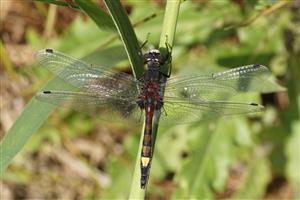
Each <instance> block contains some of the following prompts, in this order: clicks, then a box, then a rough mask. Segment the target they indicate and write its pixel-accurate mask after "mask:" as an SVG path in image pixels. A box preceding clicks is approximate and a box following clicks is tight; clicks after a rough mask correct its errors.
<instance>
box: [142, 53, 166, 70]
mask: <svg viewBox="0 0 300 200" xmlns="http://www.w3.org/2000/svg"><path fill="white" fill-rule="evenodd" d="M143 58H144V63H145V64H146V65H147V68H148V69H157V68H159V67H160V66H161V64H162V63H163V58H162V56H161V54H160V51H159V50H158V49H151V50H150V51H149V52H148V53H146V54H144V56H143Z"/></svg>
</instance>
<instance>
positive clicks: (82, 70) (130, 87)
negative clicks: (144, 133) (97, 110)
mask: <svg viewBox="0 0 300 200" xmlns="http://www.w3.org/2000/svg"><path fill="white" fill-rule="evenodd" d="M37 59H38V61H39V63H40V64H41V65H43V66H44V67H46V68H47V69H48V70H49V71H51V72H52V73H54V74H55V75H57V76H58V77H59V78H61V79H63V80H64V81H65V82H67V83H69V84H71V85H73V86H75V87H77V88H80V89H81V91H87V92H91V93H97V94H99V95H101V96H103V97H108V96H109V97H114V96H116V97H119V96H122V97H123V98H125V97H126V96H127V97H128V98H131V97H136V95H137V92H138V91H137V84H136V81H135V79H134V77H133V76H131V75H128V74H125V73H121V72H115V71H112V70H108V69H104V68H103V67H96V66H93V65H90V64H87V63H85V62H83V61H82V60H78V59H75V58H72V57H70V56H67V55H65V54H63V53H60V52H57V51H54V50H52V49H45V50H41V51H39V52H38V53H37Z"/></svg>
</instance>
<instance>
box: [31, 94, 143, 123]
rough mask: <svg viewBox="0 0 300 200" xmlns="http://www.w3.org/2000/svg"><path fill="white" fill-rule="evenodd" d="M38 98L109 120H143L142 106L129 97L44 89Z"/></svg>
mask: <svg viewBox="0 0 300 200" xmlns="http://www.w3.org/2000/svg"><path fill="white" fill-rule="evenodd" d="M36 98H37V99H38V100H40V101H43V102H47V103H50V104H53V105H62V106H64V107H67V108H73V109H74V110H77V111H80V112H85V113H89V114H94V115H97V116H99V117H100V118H101V119H107V120H108V121H120V120H121V118H129V119H131V120H134V121H137V122H142V121H143V120H142V115H141V114H142V113H141V110H140V108H139V107H138V106H137V104H136V102H135V101H128V98H125V99H122V98H111V97H108V98H107V97H103V96H101V95H98V94H97V93H88V92H72V91H44V92H40V93H38V94H37V95H36Z"/></svg>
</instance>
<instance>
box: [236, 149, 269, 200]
mask: <svg viewBox="0 0 300 200" xmlns="http://www.w3.org/2000/svg"><path fill="white" fill-rule="evenodd" d="M249 164H250V165H249V166H248V167H247V169H246V172H244V173H245V174H243V175H242V176H243V177H242V181H241V182H240V183H239V187H238V188H237V192H235V194H234V195H233V197H232V199H261V198H262V197H263V195H264V194H265V192H266V188H267V186H268V183H269V181H270V180H271V169H270V163H269V162H268V160H267V158H266V157H264V156H263V155H253V158H252V159H251V160H249Z"/></svg>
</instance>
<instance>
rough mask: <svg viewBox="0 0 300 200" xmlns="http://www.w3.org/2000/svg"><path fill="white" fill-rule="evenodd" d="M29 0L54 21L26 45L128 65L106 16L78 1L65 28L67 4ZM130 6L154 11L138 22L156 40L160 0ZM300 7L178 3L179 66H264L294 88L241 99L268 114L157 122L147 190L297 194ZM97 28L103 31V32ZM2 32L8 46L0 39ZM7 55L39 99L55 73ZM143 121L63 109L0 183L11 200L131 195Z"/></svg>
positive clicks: (202, 69)
mask: <svg viewBox="0 0 300 200" xmlns="http://www.w3.org/2000/svg"><path fill="white" fill-rule="evenodd" d="M45 2H47V1H46V0H45ZM48 2H50V3H55V2H59V1H50V0H49V1H48ZM78 2H80V1H78ZM74 5H76V4H74ZM74 5H73V4H72V7H74ZM95 5H96V4H95ZM31 6H32V7H33V8H34V9H36V12H39V13H43V12H42V11H43V10H46V11H47V12H46V14H45V15H44V16H45V19H44V20H43V25H44V26H45V27H46V24H48V25H49V24H50V25H49V26H50V28H48V29H46V28H45V27H43V30H44V29H45V30H49V33H47V34H45V33H44V34H43V33H41V32H40V31H39V30H38V29H36V28H31V27H30V26H28V27H26V29H25V35H24V41H25V42H24V43H25V44H26V45H27V46H30V47H31V48H33V49H34V50H39V49H42V48H53V49H56V50H58V51H61V52H64V53H66V54H69V55H72V56H73V57H78V58H81V57H83V58H84V60H85V61H87V62H90V63H93V64H98V65H100V66H104V67H114V68H115V69H119V70H123V71H129V70H130V68H129V62H128V58H127V56H126V52H125V50H124V48H123V46H122V43H121V41H120V40H118V39H116V38H117V37H118V36H117V33H116V32H115V31H114V30H112V29H113V28H109V27H111V26H110V25H109V24H110V23H106V24H104V25H103V24H101V21H99V22H98V23H97V22H96V23H97V24H96V23H94V22H93V21H92V20H91V19H90V18H88V17H86V16H85V15H84V14H83V13H82V12H80V10H78V9H77V10H75V11H73V12H72V13H69V14H70V15H72V16H73V18H72V20H71V21H70V22H69V23H68V24H67V25H66V26H65V27H63V29H62V30H61V31H60V32H59V31H56V28H57V27H56V26H55V24H57V23H59V21H60V20H65V18H64V17H63V15H62V14H61V15H59V13H63V12H67V10H68V9H71V8H67V7H59V8H56V7H55V6H53V4H52V5H51V6H50V7H48V5H47V4H44V3H40V2H35V3H33V4H32V5H31ZM124 6H125V8H126V9H127V11H128V12H129V18H130V20H131V22H132V23H133V24H134V23H135V22H141V19H143V18H146V17H148V16H151V15H152V14H153V13H156V17H154V18H151V19H150V20H149V21H145V22H142V23H139V24H138V26H136V27H135V32H136V34H137V37H138V39H139V40H140V41H144V40H145V39H146V37H147V34H148V33H150V37H149V43H150V44H152V45H153V46H154V47H157V46H158V44H159V38H160V33H161V28H162V21H163V11H164V4H163V3H162V4H160V1H151V2H148V1H126V2H124ZM75 7H76V6H75ZM76 8H77V7H76ZM51 9H53V11H52V12H54V16H55V13H56V16H55V17H53V14H52V15H51V12H50V10H51ZM59 9H62V10H59ZM97 9H100V7H98V8H97ZM97 9H96V8H95V10H96V11H95V15H96V14H97ZM85 12H86V11H85ZM299 12H300V5H299V4H297V3H296V1H276V0H272V1H271V0H265V1H263V0H253V1H225V0H224V1H217V0H215V1H200V2H198V1H186V2H184V3H182V5H181V8H180V15H179V19H178V24H177V32H176V37H175V41H174V46H173V51H172V53H173V71H172V75H177V74H207V73H211V72H215V71H220V70H224V69H226V68H233V67H237V66H242V65H248V64H253V63H256V64H263V65H265V66H268V67H269V68H270V70H271V71H272V73H273V74H274V76H277V78H278V80H279V81H280V83H281V84H282V85H283V86H285V87H286V88H287V91H286V92H280V93H279V92H277V93H275V92H274V93H270V94H259V93H255V92H253V93H250V94H241V95H238V97H235V98H237V99H238V100H239V101H241V102H257V103H262V104H263V105H265V106H266V110H265V112H263V113H259V114H256V115H254V116H234V117H230V118H219V119H216V120H214V121H207V122H198V123H194V124H188V125H178V126H172V127H168V126H164V127H159V130H158V135H157V141H156V149H155V152H154V158H153V164H152V169H151V174H150V183H149V186H148V191H147V197H148V198H149V199H152V198H153V199H157V198H162V199H191V198H194V199H217V198H218V199H224V198H232V199H264V198H265V199H267V198H268V199H272V198H273V199H298V198H300V191H299V188H300V170H299V169H300V160H299V159H300V144H299V143H300V130H299V129H300V120H299V110H300V102H299V101H300V100H299V99H300V89H299V81H297V80H298V77H299V76H300V59H299V58H300V48H299V47H300V36H299V30H298V28H297V27H299V26H300V24H299V23H300V22H299V21H300V20H299V16H300V13H299ZM51 16H52V17H51ZM89 16H91V15H89ZM60 17H61V18H60ZM252 19H255V20H252ZM51 20H53V22H51ZM51 24H52V27H51ZM99 24H100V25H99ZM97 25H98V26H97ZM101 25H103V27H106V28H103V29H99V26H101ZM47 35H48V36H47ZM2 36H3V34H2ZM1 41H2V43H3V46H4V47H5V45H6V40H5V38H1ZM1 48H2V44H1ZM4 51H5V49H4V50H3V51H2V52H4ZM1 55H5V54H2V53H1ZM1 60H2V58H1ZM3 60H5V62H1V63H3V65H5V66H4V67H3V71H4V73H5V74H7V75H8V76H9V77H10V78H11V79H12V77H17V79H21V80H23V79H25V80H27V81H28V82H30V86H28V88H26V90H25V91H23V93H20V95H22V97H23V98H24V99H27V100H28V99H29V98H30V97H31V96H33V95H34V93H35V92H37V91H38V90H39V89H40V88H41V87H42V85H44V84H45V82H46V81H45V80H48V79H49V77H50V76H51V75H50V73H49V72H47V71H46V70H44V69H43V68H41V67H40V66H38V65H35V64H33V65H30V66H26V67H22V68H15V69H14V70H11V68H9V67H6V65H9V64H5V63H10V62H9V61H10V58H9V57H8V56H7V57H5V58H4V56H3ZM1 70H2V69H1ZM270 78H274V77H270ZM11 84H13V83H11ZM18 87H20V88H22V87H21V86H18ZM52 87H54V86H53V85H52ZM56 87H59V85H58V86H56ZM262 87H263V85H262ZM50 109H54V108H50ZM1 112H2V111H1ZM33 118H39V116H33ZM1 123H3V122H1ZM28 123H29V124H30V123H31V122H28ZM141 128H142V127H140V126H133V125H131V124H112V123H109V122H103V121H102V120H101V119H99V118H97V117H90V116H87V115H85V114H82V113H77V112H74V111H68V110H56V111H55V112H54V113H53V114H51V116H50V117H49V120H48V121H47V122H46V123H45V124H44V125H43V126H42V127H41V128H40V129H39V130H38V131H37V133H35V134H34V135H33V136H31V138H30V140H29V142H28V143H27V144H26V145H25V147H24V148H23V150H22V151H21V152H20V153H19V154H18V155H17V157H16V158H15V159H14V160H13V162H12V163H11V164H10V166H9V168H8V170H7V171H6V172H5V173H4V175H3V177H2V185H5V186H7V187H8V188H10V189H11V188H13V189H11V191H13V192H15V193H14V197H15V198H17V197H23V198H30V197H31V198H52V199H62V198H65V199H73V198H80V199H99V198H102V199H108V198H111V199H124V198H127V197H128V195H129V191H130V185H131V179H132V174H133V170H134V163H135V159H136V154H137V151H138V145H139V138H140V132H141ZM20 129H21V130H22V127H21V128H20ZM28 137H30V135H29V136H28ZM15 140H17V138H16V139H15ZM3 156H4V155H1V160H2V159H3V158H4V157H3ZM2 173H3V172H1V174H2ZM9 186H10V187H9Z"/></svg>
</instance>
